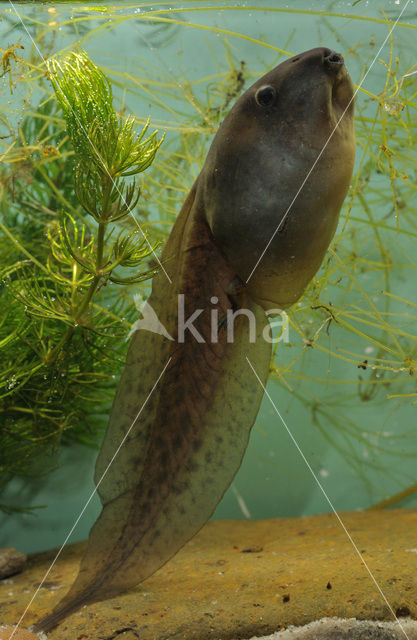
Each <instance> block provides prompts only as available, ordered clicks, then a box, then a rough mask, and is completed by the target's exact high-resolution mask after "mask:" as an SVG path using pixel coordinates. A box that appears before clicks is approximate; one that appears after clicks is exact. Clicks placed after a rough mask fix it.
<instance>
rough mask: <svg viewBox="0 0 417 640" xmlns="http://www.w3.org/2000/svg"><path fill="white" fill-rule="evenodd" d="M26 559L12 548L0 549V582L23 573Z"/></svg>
mask: <svg viewBox="0 0 417 640" xmlns="http://www.w3.org/2000/svg"><path fill="white" fill-rule="evenodd" d="M26 560H27V557H26V556H25V554H24V553H21V552H20V551H17V550H16V549H13V547H3V548H0V580H2V579H3V578H8V577H9V576H13V575H14V574H15V573H19V572H20V571H23V569H24V566H25V564H26Z"/></svg>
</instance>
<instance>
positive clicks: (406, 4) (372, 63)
mask: <svg viewBox="0 0 417 640" xmlns="http://www.w3.org/2000/svg"><path fill="white" fill-rule="evenodd" d="M409 4H410V0H407V2H406V3H405V5H404V7H403V8H402V10H401V13H400V14H399V16H398V18H397V19H396V21H395V22H394V24H393V26H392V29H391V28H390V29H389V31H388V34H387V36H386V38H385V40H384V42H383V43H382V44H381V46H380V47H379V49H378V52H377V54H376V56H375V57H374V59H373V60H372V62H371V64H370V66H369V68H368V70H367V72H366V73H365V75H364V76H363V78H362V80H361V81H360V83H359V84H358V86H357V89H356V91H355V93H354V94H353V96H352V97H351V99H350V100H349V103H348V105H347V107H346V109H345V110H344V111H343V113H342V115H341V116H340V118H339V120H338V121H337V123H336V124H335V126H334V128H333V130H332V131H331V133H330V135H329V137H328V138H327V140H326V142H325V143H324V146H323V147H322V149H321V151H320V153H319V154H318V156H317V158H316V159H315V161H314V162H313V165H312V167H311V168H310V171H309V172H308V173H307V175H306V177H305V178H304V180H303V182H302V183H301V185H300V187H299V189H298V191H297V193H296V194H295V196H294V198H293V199H292V201H291V203H290V205H289V206H288V208H287V210H286V212H285V213H284V216H283V217H282V218H281V220H280V222H279V224H278V226H277V228H276V229H275V231H274V233H273V234H272V236H271V237H270V239H269V241H268V244H267V245H266V247H265V249H264V250H263V251H262V253H261V255H260V256H259V258H258V260H257V262H256V264H255V266H254V267H253V269H252V271H251V272H250V274H249V276H248V279H247V280H246V284H247V283H248V282H249V280H250V279H251V277H252V276H253V274H254V271H255V269H256V268H257V266H258V264H259V263H260V261H261V260H262V258H263V257H264V255H265V253H266V252H267V250H268V247H269V246H270V244H271V242H272V241H273V239H274V238H275V236H276V234H277V233H278V231H279V230H280V229H281V227H282V225H283V224H284V222H285V220H286V219H287V217H288V215H289V213H290V211H291V209H292V206H293V204H294V202H295V201H296V200H297V198H298V196H299V195H300V193H301V191H302V190H303V188H304V185H305V183H306V182H307V180H308V179H309V177H310V175H311V173H312V172H313V170H314V167H315V166H316V164H317V163H318V161H319V160H320V158H321V156H322V155H323V153H324V151H325V149H326V147H327V145H328V144H329V142H330V140H331V139H332V137H333V135H334V132H335V131H336V129H337V128H338V126H339V124H340V123H341V121H342V119H343V117H344V116H345V114H346V111H347V110H348V109H349V107H350V105H351V104H352V102H353V101H354V99H355V97H356V94H357V93H358V91H359V89H360V88H361V86H362V85H363V83H364V82H365V79H366V77H367V75H368V73H369V72H370V70H371V69H372V67H373V66H374V64H375V62H376V60H377V58H378V56H379V54H380V53H381V51H382V49H383V48H384V47H385V45H386V43H387V41H388V38H389V37H390V36H391V35H392V32H393V31H394V29H395V27H396V26H397V23H398V21H399V20H400V18H401V16H402V15H403V13H404V11H405V10H406V9H407V7H408V5H409Z"/></svg>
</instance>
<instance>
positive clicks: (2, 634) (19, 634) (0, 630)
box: [0, 627, 48, 640]
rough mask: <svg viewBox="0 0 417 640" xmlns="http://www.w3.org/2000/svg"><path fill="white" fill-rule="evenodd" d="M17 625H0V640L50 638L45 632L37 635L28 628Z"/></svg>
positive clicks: (38, 639)
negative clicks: (17, 626)
mask: <svg viewBox="0 0 417 640" xmlns="http://www.w3.org/2000/svg"><path fill="white" fill-rule="evenodd" d="M15 629H16V627H0V640H48V639H47V637H46V635H45V634H44V633H42V634H40V635H37V634H36V633H31V632H30V631H27V630H26V629H20V628H18V629H17V630H15Z"/></svg>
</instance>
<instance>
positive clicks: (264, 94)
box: [255, 85, 277, 107]
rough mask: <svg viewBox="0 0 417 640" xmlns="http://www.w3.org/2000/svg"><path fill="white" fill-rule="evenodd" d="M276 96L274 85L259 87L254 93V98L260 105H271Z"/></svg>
mask: <svg viewBox="0 0 417 640" xmlns="http://www.w3.org/2000/svg"><path fill="white" fill-rule="evenodd" d="M276 97H277V92H276V90H275V89H274V87H271V86H269V85H266V86H264V87H259V89H258V91H257V92H256V93H255V100H256V102H257V103H258V104H259V106H261V107H271V106H272V105H273V104H274V102H275V100H276Z"/></svg>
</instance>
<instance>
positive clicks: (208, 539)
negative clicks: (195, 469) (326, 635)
mask: <svg viewBox="0 0 417 640" xmlns="http://www.w3.org/2000/svg"><path fill="white" fill-rule="evenodd" d="M340 517H341V519H342V521H343V523H344V525H345V527H346V529H347V530H348V532H349V534H350V536H351V538H352V540H353V541H354V543H355V545H356V547H357V549H358V551H359V552H360V554H361V557H359V555H358V553H357V551H356V550H355V548H354V547H353V545H352V542H351V540H350V539H349V538H348V536H347V535H346V533H345V531H344V529H343V528H342V526H341V525H340V522H339V521H338V519H337V518H336V517H335V516H334V515H333V514H323V515H318V516H312V517H306V518H280V519H276V520H260V521H249V520H234V521H221V520H217V521H213V522H210V523H209V524H207V525H206V526H205V527H204V528H203V529H202V530H201V531H200V533H199V534H198V535H197V536H196V537H195V538H194V539H193V540H191V541H190V542H189V543H188V544H187V545H186V546H185V547H184V548H183V549H182V550H181V551H180V552H179V553H178V554H177V555H176V556H175V557H174V558H172V559H171V560H170V561H169V562H168V563H167V564H166V565H165V566H164V567H162V569H160V570H159V571H158V572H157V573H156V574H154V575H153V576H152V577H150V578H149V579H148V580H146V581H145V582H143V583H142V584H141V585H139V586H138V587H137V588H135V589H132V590H131V591H129V592H128V593H126V594H124V595H123V596H119V597H117V598H112V599H110V600H106V601H104V602H97V603H95V604H93V605H90V606H88V607H84V608H82V609H81V610H80V611H78V612H77V613H75V614H73V615H72V616H70V617H69V618H67V619H66V620H65V621H64V622H63V623H62V624H61V625H60V626H59V627H57V628H56V629H54V630H53V631H51V632H49V633H48V638H49V639H50V640H69V639H70V640H77V639H78V638H80V639H82V640H111V639H113V638H117V639H118V638H119V637H120V639H122V638H123V640H135V639H136V638H140V640H166V639H167V638H169V640H209V639H211V640H239V639H241V638H251V637H253V636H265V635H268V634H272V633H274V632H276V631H279V630H282V629H287V628H288V627H290V626H291V625H296V626H303V625H305V624H307V623H310V622H312V621H315V620H320V619H321V618H325V617H328V618H335V617H337V618H357V619H361V620H368V619H371V620H381V621H382V620H385V621H392V620H394V614H395V615H397V617H398V618H399V619H400V620H404V617H407V618H408V617H411V618H417V598H416V593H417V553H415V551H413V550H415V548H416V531H417V510H405V509H404V510H400V509H399V510H389V511H384V512H378V511H375V512H374V511H370V512H355V513H341V514H340ZM84 548H85V545H84V543H80V544H75V545H71V546H69V547H67V548H66V549H64V551H63V553H62V555H61V556H60V557H59V559H58V561H57V562H56V564H54V566H53V567H52V569H51V571H50V573H49V574H48V576H47V578H46V581H45V582H44V583H43V585H42V587H41V588H40V589H39V592H38V594H37V596H36V598H35V599H34V601H33V604H32V605H31V607H30V608H29V610H28V613H27V615H26V616H25V618H24V620H23V621H22V626H24V627H26V628H27V627H28V626H29V625H30V624H32V623H33V622H34V621H35V620H36V619H37V618H39V617H41V616H42V615H45V614H46V613H48V612H50V611H51V609H52V607H53V605H54V604H55V603H56V602H57V601H58V600H59V599H60V598H61V597H62V596H63V595H64V593H65V591H66V590H67V588H68V587H69V586H70V584H71V582H72V580H73V579H74V578H75V575H76V573H77V569H78V563H79V560H80V556H81V554H82V552H83V549H84ZM55 555H56V552H55V551H52V552H47V553H43V554H38V555H34V556H30V557H29V559H28V565H27V568H26V570H25V572H24V573H23V574H20V575H18V576H16V577H15V578H14V579H13V584H7V583H8V582H9V581H5V582H6V584H4V583H3V584H2V583H0V603H1V606H0V610H1V622H2V623H5V624H9V625H11V624H15V623H16V622H17V620H19V618H20V616H21V615H22V613H23V611H24V610H25V608H26V606H27V604H28V602H29V601H30V599H31V597H32V595H33V593H34V592H35V590H36V589H37V588H38V587H39V584H40V582H41V580H42V579H43V578H44V576H45V574H46V572H47V570H48V569H49V567H50V565H51V563H52V561H53V560H54V558H55ZM368 569H369V571H370V572H371V573H372V576H373V578H374V579H375V581H376V583H377V584H378V587H377V586H376V584H375V582H374V580H373V578H372V577H371V576H370V574H369V572H368ZM380 590H381V591H382V593H383V594H384V597H385V598H386V600H385V599H384V597H383V596H382V595H381V591H380ZM387 602H388V603H389V605H388V604H387ZM399 637H400V636H398V638H399ZM403 637H404V636H403ZM411 637H412V636H410V640H411ZM288 638H289V636H288ZM13 640H17V639H15V638H13ZM285 640H286V638H285ZM294 640H296V639H294ZM297 640H298V639H297ZM341 640H342V639H341ZM392 640H397V638H396V636H394V635H392ZM413 640H414V638H413Z"/></svg>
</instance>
